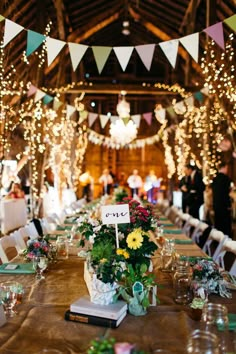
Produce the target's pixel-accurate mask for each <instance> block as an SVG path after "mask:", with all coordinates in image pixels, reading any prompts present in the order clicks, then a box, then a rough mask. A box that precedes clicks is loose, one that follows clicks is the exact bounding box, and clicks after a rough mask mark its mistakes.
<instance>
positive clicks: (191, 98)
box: [184, 96, 194, 107]
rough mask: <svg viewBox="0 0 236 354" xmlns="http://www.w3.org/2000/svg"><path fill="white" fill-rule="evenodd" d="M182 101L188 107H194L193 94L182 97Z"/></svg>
mask: <svg viewBox="0 0 236 354" xmlns="http://www.w3.org/2000/svg"><path fill="white" fill-rule="evenodd" d="M184 102H185V103H186V104H187V105H188V106H189V107H194V98H193V96H189V97H187V98H185V99H184Z"/></svg>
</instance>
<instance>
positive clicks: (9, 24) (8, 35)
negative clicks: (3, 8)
mask: <svg viewBox="0 0 236 354" xmlns="http://www.w3.org/2000/svg"><path fill="white" fill-rule="evenodd" d="M23 29H24V27H22V26H20V25H18V24H17V23H15V22H13V21H10V20H8V19H6V21H5V30H4V38H3V45H2V46H3V47H5V46H6V45H7V44H8V43H9V42H10V41H11V40H12V39H13V38H14V37H15V36H17V35H18V34H19V33H20V32H21V31H23Z"/></svg>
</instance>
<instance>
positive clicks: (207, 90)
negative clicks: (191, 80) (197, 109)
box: [200, 86, 209, 96]
mask: <svg viewBox="0 0 236 354" xmlns="http://www.w3.org/2000/svg"><path fill="white" fill-rule="evenodd" d="M200 91H201V92H202V93H203V94H204V95H205V96H209V87H208V86H206V87H203V88H202V89H201V90H200Z"/></svg>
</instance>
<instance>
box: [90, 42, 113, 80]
mask: <svg viewBox="0 0 236 354" xmlns="http://www.w3.org/2000/svg"><path fill="white" fill-rule="evenodd" d="M111 50H112V47H102V46H92V51H93V55H94V59H95V62H96V64H97V68H98V72H99V74H101V72H102V70H103V68H104V65H105V64H106V61H107V59H108V57H109V55H110V53H111Z"/></svg>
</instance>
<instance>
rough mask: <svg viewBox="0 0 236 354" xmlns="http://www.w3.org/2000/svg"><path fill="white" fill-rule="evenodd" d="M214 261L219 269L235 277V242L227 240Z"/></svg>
mask: <svg viewBox="0 0 236 354" xmlns="http://www.w3.org/2000/svg"><path fill="white" fill-rule="evenodd" d="M215 261H216V263H217V264H218V265H219V266H220V267H221V268H223V269H225V270H226V271H228V272H229V273H230V274H231V275H233V276H236V241H232V240H231V239H229V238H228V239H227V240H226V241H225V243H224V245H223V247H222V250H221V252H220V253H219V254H218V255H217V257H216V259H215Z"/></svg>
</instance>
